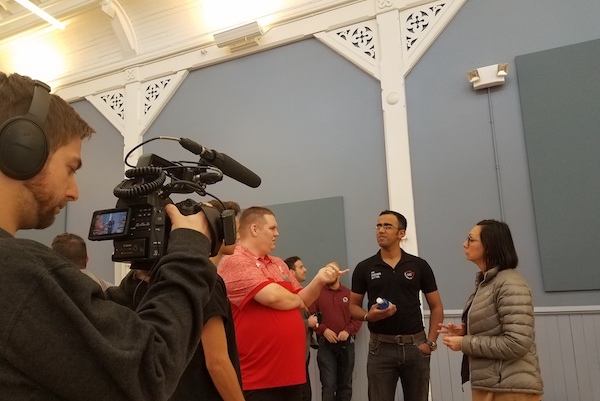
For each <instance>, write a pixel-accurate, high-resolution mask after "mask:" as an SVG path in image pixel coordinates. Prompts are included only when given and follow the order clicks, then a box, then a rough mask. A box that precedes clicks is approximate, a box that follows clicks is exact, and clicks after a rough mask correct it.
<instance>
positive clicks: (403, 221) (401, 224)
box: [379, 210, 407, 230]
mask: <svg viewBox="0 0 600 401" xmlns="http://www.w3.org/2000/svg"><path fill="white" fill-rule="evenodd" d="M384 214H393V215H394V216H396V219H397V220H398V226H399V227H398V228H399V229H400V230H406V226H407V223H406V217H404V216H403V215H401V214H400V213H398V212H394V211H393V210H384V211H383V212H381V213H379V215H380V216H383V215H384Z"/></svg>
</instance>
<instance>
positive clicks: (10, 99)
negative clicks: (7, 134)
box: [0, 72, 94, 153]
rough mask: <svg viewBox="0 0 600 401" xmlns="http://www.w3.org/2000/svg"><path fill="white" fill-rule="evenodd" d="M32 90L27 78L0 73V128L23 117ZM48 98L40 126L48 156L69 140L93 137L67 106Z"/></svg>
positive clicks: (92, 131) (56, 98) (52, 96)
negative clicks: (5, 123)
mask: <svg viewBox="0 0 600 401" xmlns="http://www.w3.org/2000/svg"><path fill="white" fill-rule="evenodd" d="M34 87H35V83H34V81H33V80H32V79H31V78H29V77H27V76H24V75H19V74H16V73H13V74H11V75H6V74H4V73H2V72H0V99H2V106H1V107H0V125H1V124H3V123H4V122H5V121H6V120H8V119H9V118H11V117H16V116H19V115H25V114H27V110H29V106H30V105H31V99H32V98H33V91H34ZM50 96H51V97H50V108H49V110H48V116H47V117H46V121H45V123H44V132H45V133H46V137H47V139H48V147H49V150H50V153H52V152H54V151H55V150H56V149H58V148H60V147H61V146H64V145H66V144H67V143H69V142H70V141H72V140H73V139H76V138H79V139H82V140H83V139H87V138H89V137H90V136H91V135H92V134H93V133H94V130H93V129H92V128H91V127H90V126H89V125H88V123H86V122H85V121H84V120H83V119H82V118H81V117H80V116H79V114H77V112H76V111H75V110H74V109H73V107H71V105H69V104H68V103H67V102H66V101H65V100H63V99H62V98H60V97H59V96H56V95H50Z"/></svg>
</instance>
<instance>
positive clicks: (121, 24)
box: [101, 0, 140, 55]
mask: <svg viewBox="0 0 600 401" xmlns="http://www.w3.org/2000/svg"><path fill="white" fill-rule="evenodd" d="M101 6H102V11H104V12H105V13H106V14H107V15H108V16H109V17H110V18H111V20H112V21H111V22H112V26H113V29H114V31H115V33H116V34H117V37H118V38H119V42H120V43H121V46H123V49H124V50H125V52H127V53H133V54H134V55H139V54H140V47H139V44H138V40H137V36H136V34H135V30H134V28H133V24H132V23H131V19H129V16H128V15H127V13H126V12H125V9H124V8H123V6H121V4H120V3H119V2H118V1H117V0H102V3H101Z"/></svg>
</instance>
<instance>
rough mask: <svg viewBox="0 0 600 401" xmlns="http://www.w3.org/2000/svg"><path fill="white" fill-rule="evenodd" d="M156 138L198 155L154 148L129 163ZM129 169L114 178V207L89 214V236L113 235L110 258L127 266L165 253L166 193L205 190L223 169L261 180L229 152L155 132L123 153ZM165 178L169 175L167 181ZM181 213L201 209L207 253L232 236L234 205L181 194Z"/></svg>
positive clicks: (151, 262)
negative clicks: (176, 155)
mask: <svg viewBox="0 0 600 401" xmlns="http://www.w3.org/2000/svg"><path fill="white" fill-rule="evenodd" d="M157 139H167V140H175V141H178V142H179V143H180V144H181V146H183V147H184V148H185V149H187V150H189V151H190V152H192V153H194V154H196V155H199V156H200V160H199V161H198V162H173V161H168V160H166V159H163V158H162V157H160V156H157V155H155V154H144V155H142V156H140V158H139V159H138V162H137V165H136V166H135V167H134V166H132V165H130V164H128V163H127V159H128V158H129V156H130V155H131V154H132V153H133V151H134V150H135V149H137V148H138V147H140V146H142V145H144V144H145V143H148V142H150V141H153V140H157ZM125 164H126V165H127V166H129V167H132V168H131V169H129V170H127V171H126V172H125V177H127V178H126V179H125V180H123V181H122V182H121V183H120V184H118V185H117V186H116V187H115V188H114V190H113V193H114V195H115V196H116V197H117V198H118V201H117V204H116V207H115V208H113V209H104V210H98V211H95V212H94V213H93V215H92V222H91V225H90V230H89V235H88V239H90V240H92V241H102V240H110V239H112V240H113V245H114V252H113V255H112V260H113V261H114V262H124V263H131V268H132V269H141V270H151V269H152V268H153V267H154V266H155V265H156V262H157V261H158V260H159V259H160V258H161V257H162V256H164V255H165V254H166V251H167V244H168V239H169V233H170V231H171V222H170V220H169V218H168V216H167V214H166V211H165V206H166V205H168V204H169V203H173V201H172V200H171V198H170V195H171V194H174V193H177V194H188V193H192V192H195V193H197V194H199V195H201V196H206V195H210V196H212V197H213V198H214V199H216V200H217V201H218V202H219V203H220V204H221V205H223V203H222V202H221V201H220V200H219V199H218V198H216V197H215V196H213V195H211V194H209V193H207V192H206V186H207V185H210V184H215V183H217V182H219V181H221V180H222V179H223V174H225V175H228V176H229V177H231V178H233V179H235V180H237V181H239V182H242V183H244V184H246V185H248V186H250V187H253V188H256V187H258V186H259V185H260V183H261V180H260V177H258V176H257V175H256V174H254V173H253V172H252V171H250V170H248V169H247V168H246V167H244V166H242V165H241V164H239V163H238V162H236V161H235V160H233V159H232V158H230V157H229V156H227V155H225V154H223V153H218V152H216V151H214V150H211V149H207V148H204V147H203V146H201V145H199V144H197V143H196V142H194V141H192V140H190V139H187V138H174V137H165V136H160V137H156V138H152V139H150V140H148V141H145V142H142V143H141V144H139V145H137V146H136V147H134V148H133V149H131V151H129V153H128V154H127V156H126V157H125ZM167 178H169V180H168V182H167ZM175 206H177V208H178V209H179V211H180V212H181V214H183V215H190V214H195V213H198V212H199V211H202V212H203V213H204V215H205V216H206V218H207V220H208V222H209V225H210V231H211V243H212V247H211V256H215V255H216V254H217V253H218V251H219V249H220V247H221V244H222V243H223V241H224V242H225V245H232V244H234V243H235V241H236V229H235V226H236V224H235V211H233V210H229V209H226V208H225V206H224V205H223V207H222V208H223V209H224V210H223V211H222V212H219V210H218V209H217V208H215V207H210V206H207V205H203V204H201V203H198V202H196V201H194V200H192V199H186V200H184V201H182V202H178V203H176V204H175Z"/></svg>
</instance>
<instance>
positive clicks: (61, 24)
mask: <svg viewBox="0 0 600 401" xmlns="http://www.w3.org/2000/svg"><path fill="white" fill-rule="evenodd" d="M15 1H16V2H17V3H19V4H20V5H22V6H23V7H25V8H26V9H28V10H29V11H31V12H32V13H34V14H35V15H37V16H38V17H40V18H42V19H45V20H46V21H48V23H49V24H50V25H52V26H53V27H55V28H56V29H60V30H64V29H65V23H64V22H60V21H59V20H57V19H56V18H54V17H53V16H51V15H50V14H48V13H47V12H46V11H44V10H42V9H41V8H39V7H38V6H36V5H35V4H33V3H32V2H30V1H29V0H15Z"/></svg>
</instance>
